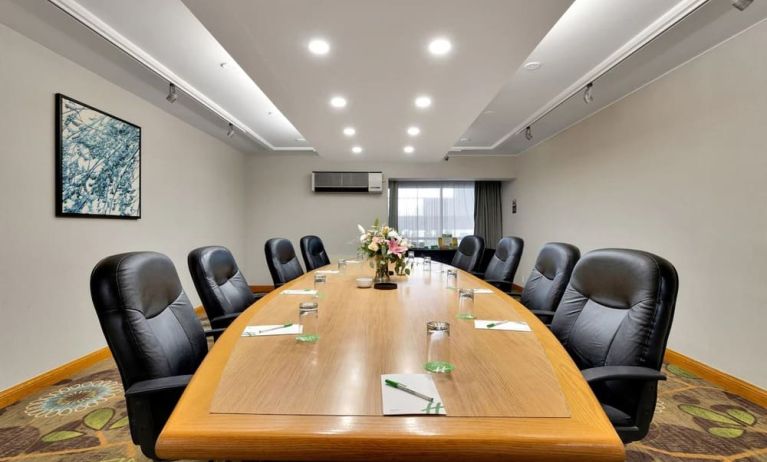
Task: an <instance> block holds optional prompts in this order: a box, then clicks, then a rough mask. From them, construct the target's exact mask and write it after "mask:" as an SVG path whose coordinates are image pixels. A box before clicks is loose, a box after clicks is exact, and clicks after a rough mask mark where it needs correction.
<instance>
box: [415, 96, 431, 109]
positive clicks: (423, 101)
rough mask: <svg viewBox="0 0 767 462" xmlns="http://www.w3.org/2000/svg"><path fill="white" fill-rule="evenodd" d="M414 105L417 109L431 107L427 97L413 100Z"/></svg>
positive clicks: (429, 99)
mask: <svg viewBox="0 0 767 462" xmlns="http://www.w3.org/2000/svg"><path fill="white" fill-rule="evenodd" d="M415 105H416V107H418V108H421V109H426V108H427V107H429V106H431V98H429V97H428V96H419V97H417V98H416V99H415Z"/></svg>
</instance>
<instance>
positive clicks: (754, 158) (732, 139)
mask: <svg viewBox="0 0 767 462" xmlns="http://www.w3.org/2000/svg"><path fill="white" fill-rule="evenodd" d="M766 47H767V23H762V24H761V25H759V26H757V27H755V28H753V29H751V30H749V31H747V32H746V33H744V34H742V35H740V36H738V37H736V38H734V39H732V40H731V41H729V42H726V43H724V44H723V45H721V46H719V47H718V48H715V49H713V50H711V51H709V52H708V53H706V54H704V55H702V56H700V57H699V58H697V59H695V60H693V61H691V62H690V63H688V64H686V65H684V66H683V67H681V68H679V69H677V70H676V71H674V72H672V73H670V74H668V75H667V76H665V77H663V78H661V79H659V80H658V81H656V82H655V83H653V84H651V85H649V86H648V87H645V88H644V89H642V90H640V91H639V92H637V93H634V94H632V95H630V96H629V97H627V98H625V99H623V100H622V101H620V102H618V103H616V104H615V105H613V106H611V107H608V108H607V109H605V110H603V111H601V112H600V113H598V114H596V115H594V116H593V117H591V118H589V119H587V120H585V121H583V122H581V123H579V124H578V125H576V126H574V127H572V128H570V129H569V130H567V131H566V132H564V133H562V134H560V135H559V136H556V137H555V138H552V139H551V140H549V141H546V142H544V143H543V144H541V145H539V146H538V147H536V148H535V149H533V150H531V151H530V152H528V153H526V154H524V155H523V156H521V157H520V158H519V159H518V160H517V161H516V162H515V163H514V168H515V172H516V173H517V177H518V179H517V180H515V181H514V182H513V183H511V185H510V186H508V187H507V188H505V193H504V200H505V208H506V210H505V224H506V227H505V229H506V232H507V233H510V234H515V235H518V236H521V237H523V238H524V239H525V255H524V258H523V260H522V263H521V265H520V269H519V272H518V275H519V276H518V278H517V279H518V282H524V279H523V277H524V276H526V275H527V274H528V273H529V271H530V269H531V268H532V265H533V262H534V258H535V255H536V253H537V251H538V249H539V248H540V246H541V245H543V243H545V242H547V241H566V242H572V243H573V244H575V245H577V246H579V247H580V248H581V251H588V250H592V249H595V248H602V247H631V248H638V249H644V250H648V251H650V252H655V253H657V254H659V255H662V256H663V257H665V258H667V259H669V260H670V261H671V262H672V263H673V264H674V265H675V266H676V268H677V270H678V271H679V276H680V290H679V299H678V304H677V312H676V318H675V321H674V326H673V329H672V333H671V340H670V347H671V348H673V349H675V350H677V351H679V352H682V353H684V354H687V355H689V356H692V357H693V358H695V359H698V360H700V361H703V362H705V363H706V364H710V365H711V366H713V367H716V368H718V369H721V370H724V371H726V372H729V373H731V374H733V375H735V376H738V377H741V378H743V379H745V380H748V381H750V382H752V383H755V384H757V385H759V386H762V387H767V367H765V359H764V358H765V356H767V346H765V345H767V344H765V342H764V341H763V339H764V331H765V327H767V291H765V277H767V270H765V262H767V186H766V185H767V137H765V111H767V109H766V108H767V89H766V88H767V87H765V82H766V80H765V76H767V53H764V50H765V48H766ZM512 199H517V201H518V213H517V214H516V215H512V214H511V200H512Z"/></svg>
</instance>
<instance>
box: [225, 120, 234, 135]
mask: <svg viewBox="0 0 767 462" xmlns="http://www.w3.org/2000/svg"><path fill="white" fill-rule="evenodd" d="M226 136H228V137H229V138H231V137H233V136H234V124H232V123H231V122H230V123H229V130H228V131H227V132H226Z"/></svg>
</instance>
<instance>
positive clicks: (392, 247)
mask: <svg viewBox="0 0 767 462" xmlns="http://www.w3.org/2000/svg"><path fill="white" fill-rule="evenodd" d="M405 252H407V247H405V246H403V245H400V243H399V242H397V241H396V240H395V239H390V240H389V253H393V254H394V255H396V256H398V257H401V256H402V254H404V253H405Z"/></svg>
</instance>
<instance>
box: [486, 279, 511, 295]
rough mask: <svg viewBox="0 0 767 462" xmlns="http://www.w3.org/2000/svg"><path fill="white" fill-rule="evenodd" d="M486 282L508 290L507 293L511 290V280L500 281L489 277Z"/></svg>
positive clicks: (504, 290) (502, 289)
mask: <svg viewBox="0 0 767 462" xmlns="http://www.w3.org/2000/svg"><path fill="white" fill-rule="evenodd" d="M485 282H486V283H488V284H490V285H491V286H493V287H495V288H497V289H499V290H501V291H503V292H506V293H507V294H508V293H509V292H511V283H510V282H509V281H499V280H495V279H488V280H486V281H485Z"/></svg>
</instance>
